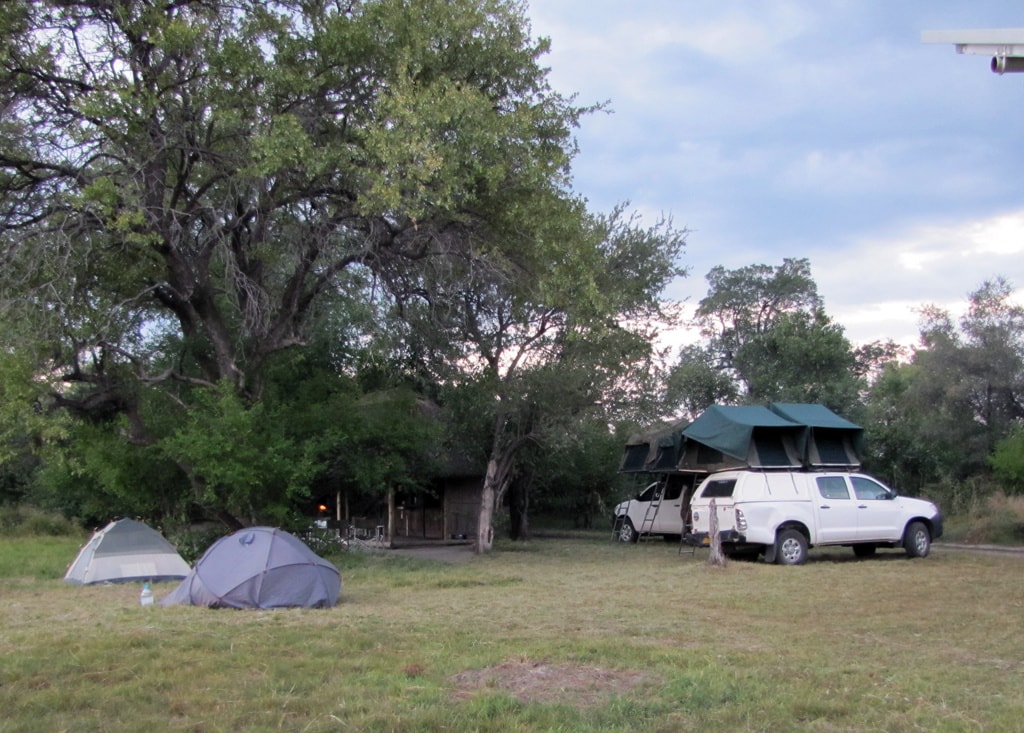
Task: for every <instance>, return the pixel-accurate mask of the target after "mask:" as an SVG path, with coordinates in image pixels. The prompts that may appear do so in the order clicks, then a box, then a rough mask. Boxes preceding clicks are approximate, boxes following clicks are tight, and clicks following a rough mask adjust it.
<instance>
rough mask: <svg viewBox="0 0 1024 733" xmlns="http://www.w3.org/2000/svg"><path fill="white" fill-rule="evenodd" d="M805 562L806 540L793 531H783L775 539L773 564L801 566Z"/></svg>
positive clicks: (800, 534)
mask: <svg viewBox="0 0 1024 733" xmlns="http://www.w3.org/2000/svg"><path fill="white" fill-rule="evenodd" d="M806 561H807V538H806V537H804V536H803V534H802V533H801V532H800V531H798V530H795V529H784V530H782V531H781V532H779V534H778V536H777V537H776V538H775V562H777V563H778V564H779V565H803V564H804V563H805V562H806Z"/></svg>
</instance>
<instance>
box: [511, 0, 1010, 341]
mask: <svg viewBox="0 0 1024 733" xmlns="http://www.w3.org/2000/svg"><path fill="white" fill-rule="evenodd" d="M529 3H530V7H529V11H528V13H529V16H530V18H531V22H532V27H533V33H534V36H547V37H549V38H550V39H551V43H552V52H551V53H550V54H549V55H548V56H547V57H546V58H545V59H544V60H543V62H544V63H545V65H547V66H550V67H551V80H552V82H553V84H554V86H555V88H556V89H557V90H558V91H559V92H562V93H563V94H570V93H575V94H577V95H578V97H577V102H578V103H579V104H590V103H595V102H603V101H606V100H607V101H608V102H609V107H610V109H611V110H612V114H603V113H599V114H595V115H592V116H589V117H587V118H584V120H583V124H582V128H581V129H580V130H579V133H578V141H579V144H580V153H579V155H578V157H577V158H576V161H575V165H574V188H575V190H576V191H577V192H578V193H579V194H581V195H583V196H584V197H586V198H587V199H588V200H589V202H590V208H591V210H593V211H601V212H607V211H609V210H610V209H611V208H612V207H613V206H614V205H615V204H616V203H620V202H623V201H629V202H630V203H631V208H632V209H635V210H636V211H638V212H640V213H641V214H642V215H643V221H644V223H645V224H648V225H653V224H654V223H655V222H656V221H657V219H658V218H659V217H660V215H662V214H665V215H669V216H671V217H672V219H673V221H674V222H675V224H676V225H677V226H678V227H685V228H686V229H688V230H690V234H689V236H688V238H687V241H688V245H687V248H686V254H685V255H684V260H683V264H684V265H685V266H687V267H689V268H690V276H689V277H688V278H685V279H682V280H680V281H679V282H678V283H677V284H676V285H674V286H673V287H672V288H671V290H670V291H669V293H668V296H669V297H671V298H674V299H679V300H683V299H689V301H690V302H691V303H695V302H696V301H698V300H700V298H702V297H703V296H704V295H705V294H706V292H707V282H706V280H705V279H704V278H705V275H706V274H707V272H708V271H709V270H710V269H711V268H712V267H714V266H715V265H723V266H725V267H727V268H729V269H734V268H738V267H743V266H745V265H752V264H768V265H778V264H780V263H781V262H782V259H783V258H784V257H805V258H807V259H808V260H809V261H810V263H811V268H812V273H813V276H814V279H815V281H816V282H817V284H818V288H819V292H820V294H821V295H822V296H823V298H824V299H825V308H826V311H827V312H828V313H829V315H830V316H831V317H832V318H833V319H835V320H836V321H838V322H839V323H840V324H842V325H843V327H844V328H845V330H846V335H847V337H849V338H850V339H851V340H852V341H854V342H856V343H861V342H865V341H872V340H875V339H890V338H891V339H894V340H897V341H901V342H905V343H916V341H917V334H918V328H917V325H918V316H917V314H916V313H915V309H917V308H919V307H920V306H922V305H924V304H935V305H939V306H941V307H944V308H947V309H949V310H950V311H951V312H953V313H954V314H957V315H958V314H959V313H960V312H961V310H962V304H963V301H964V300H965V298H966V296H967V294H968V293H969V292H971V291H973V290H976V289H977V288H978V286H979V285H981V283H982V282H983V281H985V280H986V279H990V278H992V277H994V276H996V275H1002V276H1004V277H1006V278H1007V279H1009V280H1010V281H1011V283H1012V284H1013V285H1014V286H1015V287H1017V288H1018V293H1019V294H1021V293H1024V124H1022V123H1024V74H1007V75H1004V76H999V75H996V74H993V73H992V72H991V71H990V70H989V62H990V59H989V58H988V57H984V56H971V55H960V54H957V53H956V52H955V49H954V47H953V46H952V45H944V44H943V45H932V44H923V43H922V42H921V32H922V31H924V30H951V29H966V28H972V29H976V28H1024V3H1022V2H1020V0H971V1H970V2H964V1H963V0H901V1H899V2H896V1H894V0H856V1H854V0H849V1H846V0H757V1H753V0H714V1H711V0H631V2H610V1H608V0H529Z"/></svg>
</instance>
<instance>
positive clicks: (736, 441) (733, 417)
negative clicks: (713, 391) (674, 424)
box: [682, 405, 807, 471]
mask: <svg viewBox="0 0 1024 733" xmlns="http://www.w3.org/2000/svg"><path fill="white" fill-rule="evenodd" d="M806 433H807V428H806V427H805V426H804V425H801V424H799V423H796V422H793V421H792V420H789V419H787V418H785V417H783V416H781V415H779V414H777V413H775V412H772V411H771V410H769V409H768V408H767V407H761V406H722V405H711V406H710V407H708V408H707V409H706V410H705V411H704V412H703V413H702V414H701V416H700V417H698V418H697V419H696V420H694V421H693V422H692V423H691V424H690V425H689V426H688V427H687V428H686V429H684V430H683V433H682V435H683V438H685V439H686V441H687V449H686V450H685V451H684V454H683V459H682V460H683V461H686V463H687V470H691V471H700V470H704V471H713V470H721V469H722V468H729V467H734V466H751V467H755V468H793V467H797V466H799V465H801V463H800V454H801V450H802V448H803V446H804V441H805V440H806ZM691 442H692V443H694V444H696V445H694V446H690V445H689V444H690V443H691ZM701 451H703V453H704V454H705V457H704V458H703V460H701V459H700V455H699V454H700V453H701ZM695 455H696V456H697V459H696V460H694V456H695Z"/></svg>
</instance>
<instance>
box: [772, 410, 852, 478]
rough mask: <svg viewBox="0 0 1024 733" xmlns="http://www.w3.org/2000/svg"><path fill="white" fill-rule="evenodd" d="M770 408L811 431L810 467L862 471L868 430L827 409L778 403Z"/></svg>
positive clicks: (806, 450) (806, 460)
mask: <svg viewBox="0 0 1024 733" xmlns="http://www.w3.org/2000/svg"><path fill="white" fill-rule="evenodd" d="M768 408H769V409H770V410H771V411H772V412H774V413H776V414H778V415H781V416H782V417H785V418H786V419H788V420H792V421H793V422H797V423H800V424H801V425H806V426H807V427H808V433H807V441H806V443H805V445H804V446H803V450H802V458H803V460H804V463H806V464H807V465H808V466H819V467H826V466H830V467H831V466H837V467H838V466H842V467H853V468H856V467H859V466H860V455H861V452H862V450H863V447H864V429H863V428H862V427H861V426H860V425H857V424H855V423H852V422H850V421H849V420H846V419H845V418H842V417H840V416H839V415H837V414H836V413H834V412H832V410H830V409H828V408H827V407H825V406H824V405H818V404H802V403H792V402H776V403H773V404H771V405H769V406H768Z"/></svg>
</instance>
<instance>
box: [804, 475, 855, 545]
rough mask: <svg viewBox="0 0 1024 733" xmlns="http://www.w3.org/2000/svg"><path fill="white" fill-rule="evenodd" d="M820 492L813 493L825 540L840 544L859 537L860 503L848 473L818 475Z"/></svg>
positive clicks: (816, 479) (818, 519)
mask: <svg viewBox="0 0 1024 733" xmlns="http://www.w3.org/2000/svg"><path fill="white" fill-rule="evenodd" d="M815 484H816V485H817V490H818V495H817V496H815V497H813V498H814V499H815V502H814V513H815V515H816V518H817V521H818V538H817V541H818V542H819V543H821V544H838V543H841V542H849V541H851V540H854V539H856V538H857V532H858V529H857V523H858V521H859V518H860V515H859V514H858V511H859V510H858V509H857V503H858V502H856V501H854V500H853V498H852V497H851V496H850V488H849V486H848V485H847V483H846V477H845V476H817V477H815Z"/></svg>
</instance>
